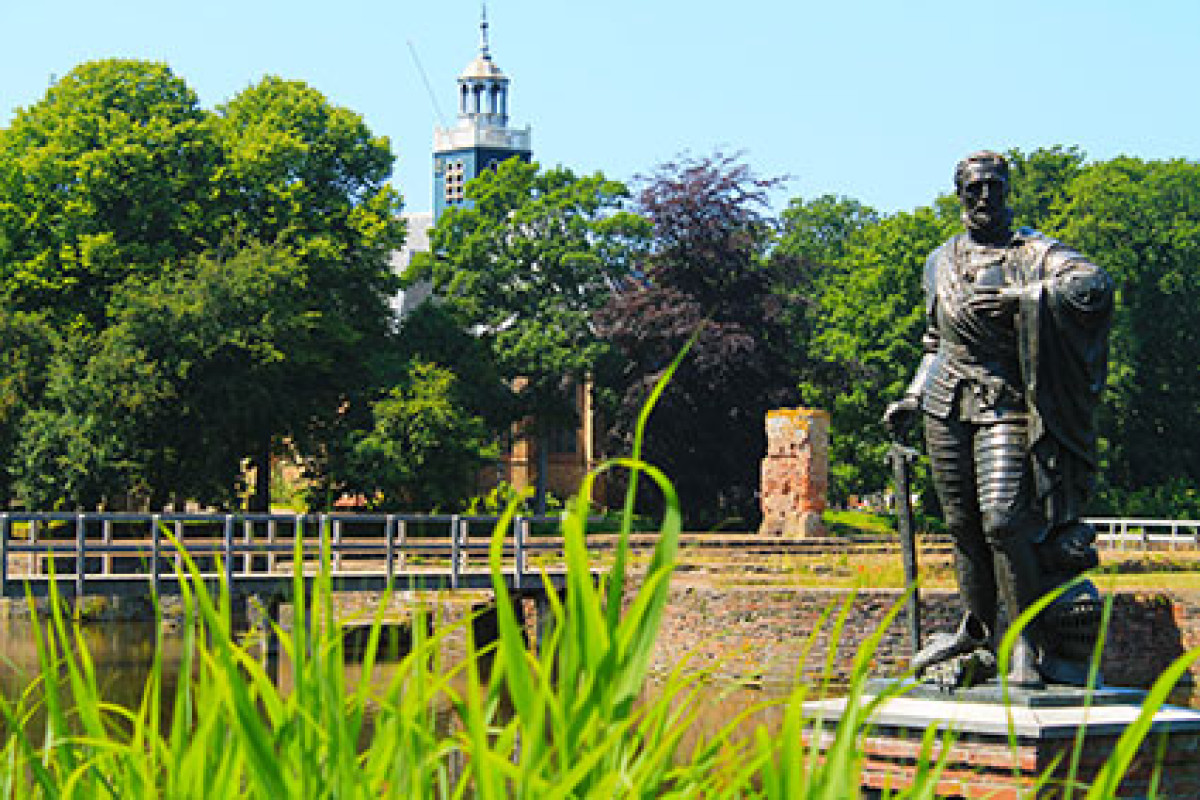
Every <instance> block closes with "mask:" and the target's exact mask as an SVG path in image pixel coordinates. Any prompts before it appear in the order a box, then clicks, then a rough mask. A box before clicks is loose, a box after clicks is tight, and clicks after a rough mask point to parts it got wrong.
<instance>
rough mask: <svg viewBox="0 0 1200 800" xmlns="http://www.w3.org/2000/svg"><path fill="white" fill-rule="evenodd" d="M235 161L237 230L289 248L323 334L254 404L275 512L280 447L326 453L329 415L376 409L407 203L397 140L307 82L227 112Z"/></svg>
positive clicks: (226, 187) (257, 456)
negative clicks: (394, 259)
mask: <svg viewBox="0 0 1200 800" xmlns="http://www.w3.org/2000/svg"><path fill="white" fill-rule="evenodd" d="M217 123H218V124H217V130H218V134H219V139H220V141H221V144H222V146H223V148H224V152H225V157H226V171H225V173H224V174H223V175H222V176H221V177H220V184H221V188H222V192H223V195H224V197H225V198H226V199H227V200H228V208H229V213H230V219H231V223H232V225H233V227H234V228H235V229H236V230H237V231H239V232H241V233H242V234H245V235H248V236H250V237H252V238H254V239H257V240H259V241H262V242H266V243H271V244H273V245H276V246H280V247H285V248H287V249H288V250H289V251H290V252H291V253H292V254H293V256H294V264H295V265H296V267H297V269H298V270H299V272H300V276H301V277H300V279H301V280H302V282H303V284H304V286H305V289H306V293H305V294H306V300H305V302H304V305H303V308H302V309H301V313H303V314H305V315H306V316H307V317H309V318H310V319H312V320H314V322H315V324H316V326H317V327H318V328H319V330H320V335H319V336H317V337H310V338H308V339H307V340H306V341H305V342H304V343H303V346H302V347H300V348H298V349H296V350H293V351H290V352H289V354H288V358H289V360H290V361H291V365H290V366H291V367H292V368H291V369H288V370H279V371H277V372H276V374H275V375H274V378H275V380H274V381H273V383H272V384H271V385H269V386H265V387H263V389H264V391H263V396H264V398H266V397H268V396H269V398H270V399H269V401H267V402H263V403H258V404H255V405H254V408H253V413H254V414H255V415H256V416H257V420H256V424H255V426H254V428H255V432H254V434H253V437H254V439H255V440H256V444H255V445H254V446H253V451H252V452H253V455H254V463H255V465H256V467H257V470H256V472H257V474H258V476H259V481H258V485H257V487H256V491H255V494H254V499H253V502H252V505H253V506H254V507H256V508H259V509H265V508H266V506H267V505H268V504H269V480H270V470H269V469H268V468H267V465H268V464H269V463H270V458H271V452H272V448H273V447H277V446H278V445H280V444H281V443H282V441H283V440H284V439H285V438H290V439H292V440H293V441H297V442H299V443H300V444H301V446H302V447H305V448H308V449H320V448H322V447H324V446H325V444H326V443H324V442H322V441H320V434H321V433H322V432H323V431H325V430H327V429H328V426H327V425H326V424H324V423H319V422H318V418H322V419H325V420H327V419H328V416H329V415H330V414H338V413H343V412H344V407H345V405H346V404H347V403H355V402H366V399H367V397H368V396H369V395H370V393H371V391H372V390H373V387H374V384H375V381H376V377H377V376H376V375H375V374H374V373H373V359H374V357H375V355H374V354H375V353H377V352H378V351H380V350H383V349H386V348H388V347H390V346H391V336H390V334H391V325H392V314H391V309H390V306H389V300H390V298H391V297H392V296H393V295H394V294H395V292H396V291H397V288H398V281H397V279H396V277H395V275H394V274H393V272H392V269H391V264H390V258H391V253H392V251H393V250H395V249H397V248H399V247H400V246H401V245H402V244H403V242H404V225H403V222H402V221H401V220H400V218H399V212H400V208H401V200H400V196H399V194H398V193H397V192H396V191H395V189H393V188H392V187H391V186H390V185H389V184H388V182H387V180H388V177H389V175H390V173H391V167H392V162H393V156H392V153H391V149H390V146H389V144H388V141H387V139H385V138H382V137H377V136H374V135H373V134H372V133H371V131H370V130H369V129H368V128H367V126H366V124H365V123H364V122H363V120H362V118H361V117H360V116H359V115H358V114H356V113H354V112H353V111H350V110H349V109H346V108H342V107H339V106H335V105H333V104H331V103H330V102H329V101H328V100H326V98H325V97H324V96H323V95H321V93H320V92H318V91H316V90H315V89H313V88H312V87H310V86H307V85H306V84H304V83H301V82H299V81H287V80H283V79H280V78H276V77H268V78H265V79H263V80H262V81H261V82H260V83H258V84H256V85H254V86H251V87H250V88H248V89H246V90H245V91H243V92H241V93H240V94H238V96H237V97H235V98H234V99H233V100H231V101H230V102H229V103H227V104H225V105H224V106H222V107H221V108H219V109H218V112H217Z"/></svg>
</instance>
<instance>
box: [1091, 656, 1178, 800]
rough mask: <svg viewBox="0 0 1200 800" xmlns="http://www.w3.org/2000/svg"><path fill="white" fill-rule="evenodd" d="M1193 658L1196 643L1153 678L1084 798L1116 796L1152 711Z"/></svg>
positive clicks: (1151, 719) (1148, 726)
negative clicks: (1138, 707)
mask: <svg viewBox="0 0 1200 800" xmlns="http://www.w3.org/2000/svg"><path fill="white" fill-rule="evenodd" d="M1197 660H1200V647H1198V648H1194V649H1192V650H1189V651H1187V652H1186V653H1184V654H1183V655H1181V656H1180V657H1179V658H1177V659H1175V660H1174V661H1172V662H1171V664H1170V666H1168V667H1167V668H1166V669H1165V670H1163V672H1162V674H1161V675H1159V676H1158V680H1156V681H1154V685H1153V686H1151V687H1150V691H1149V692H1148V693H1147V694H1146V699H1145V700H1143V701H1142V708H1141V711H1139V712H1138V716H1137V718H1136V719H1135V720H1134V721H1133V724H1131V725H1129V726H1128V727H1127V728H1126V729H1125V731H1124V732H1123V733H1122V734H1121V737H1120V738H1119V739H1117V743H1116V745H1115V746H1114V747H1113V752H1112V755H1111V756H1109V758H1108V760H1107V761H1106V762H1104V766H1103V767H1101V769H1100V772H1099V773H1098V774H1097V775H1096V779H1095V780H1094V781H1092V786H1091V788H1090V789H1088V793H1087V798H1088V800H1104V799H1105V798H1109V797H1116V796H1117V788H1118V786H1119V785H1120V783H1121V779H1122V778H1124V777H1125V773H1126V772H1127V771H1128V770H1129V766H1130V764H1132V763H1133V759H1134V758H1135V757H1136V756H1137V754H1138V751H1139V750H1140V749H1141V747H1142V743H1143V742H1144V741H1145V739H1146V736H1147V734H1149V733H1150V729H1151V727H1152V726H1153V724H1154V715H1155V714H1157V713H1158V712H1159V710H1161V709H1162V707H1163V705H1165V704H1166V702H1167V698H1168V697H1169V696H1170V694H1171V692H1172V691H1173V690H1174V689H1175V686H1176V685H1177V684H1178V683H1179V681H1180V679H1181V678H1182V677H1183V676H1184V675H1185V674H1186V673H1187V671H1188V669H1189V668H1191V666H1192V664H1194V663H1196V661H1197Z"/></svg>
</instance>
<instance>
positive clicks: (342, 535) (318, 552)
mask: <svg viewBox="0 0 1200 800" xmlns="http://www.w3.org/2000/svg"><path fill="white" fill-rule="evenodd" d="M499 521H500V518H499V517H495V516H471V515H408V514H378V515H370V514H249V513H242V514H168V513H161V514H154V513H133V514H127V513H103V512H78V513H45V512H40V513H23V512H0V595H2V596H5V597H24V596H25V595H26V592H27V591H28V592H30V593H31V594H32V595H33V596H35V597H43V596H46V595H48V594H49V593H50V585H51V583H52V582H53V583H56V584H57V589H58V592H59V594H60V595H61V596H63V597H84V596H87V595H106V596H147V597H149V596H162V595H166V594H178V593H179V592H180V583H181V576H186V575H187V574H188V570H187V569H186V568H185V565H184V550H186V553H187V555H189V556H190V557H191V558H192V559H193V560H194V561H195V562H196V564H197V566H198V567H199V570H200V577H201V578H202V579H204V580H205V581H206V582H209V583H211V584H213V585H220V584H221V583H223V584H224V587H225V588H226V589H228V590H229V592H230V594H237V595H241V596H246V595H260V596H275V597H279V596H284V597H286V596H290V594H291V593H292V591H293V588H294V586H295V584H296V577H297V572H299V573H300V574H301V576H302V578H303V583H304V584H305V586H306V587H308V586H310V585H311V583H312V581H313V579H314V578H315V577H316V576H317V574H318V573H319V572H320V571H321V568H322V565H323V564H324V566H325V568H326V571H327V573H328V574H329V576H330V577H331V579H332V583H333V587H334V590H335V591H383V590H384V589H385V588H387V587H389V586H391V587H392V588H394V589H397V590H425V589H487V588H491V586H492V575H491V571H490V568H489V562H488V549H489V546H490V542H491V538H492V532H493V530H494V529H495V526H496V525H497V524H498V522H499ZM559 522H560V518H559V517H557V516H553V517H532V516H529V517H517V518H515V519H513V520H511V521H510V523H509V524H508V527H507V530H506V532H505V540H504V547H503V550H502V563H501V569H502V573H503V577H504V581H505V583H506V585H507V586H508V588H509V589H510V590H514V591H516V592H518V593H519V592H524V591H531V592H537V591H540V590H542V589H543V588H544V587H545V584H544V582H543V581H544V580H547V579H548V580H549V581H550V583H551V585H552V586H553V587H555V588H561V586H562V585H563V583H564V581H565V564H564V563H563V561H564V560H563V558H562V541H561V538H559V537H558V536H544V535H535V531H536V530H537V529H545V528H551V527H553V528H554V529H555V532H557V525H558V523H559ZM168 531H169V532H170V534H171V535H167V532H168ZM531 567H532V569H531ZM183 579H184V580H187V578H186V577H184V578H183Z"/></svg>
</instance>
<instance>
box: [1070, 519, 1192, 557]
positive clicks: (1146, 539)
mask: <svg viewBox="0 0 1200 800" xmlns="http://www.w3.org/2000/svg"><path fill="white" fill-rule="evenodd" d="M1084 522H1088V523H1090V524H1091V525H1092V526H1093V527H1095V529H1096V543H1097V544H1099V545H1104V546H1107V547H1112V548H1116V549H1120V550H1124V549H1127V548H1131V547H1139V548H1145V547H1149V546H1150V545H1156V546H1161V545H1166V546H1167V547H1168V549H1171V550H1176V549H1181V548H1189V547H1200V520H1195V519H1140V518H1136V517H1088V518H1087V519H1085V520H1084Z"/></svg>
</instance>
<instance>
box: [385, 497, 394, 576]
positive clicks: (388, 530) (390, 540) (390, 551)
mask: <svg viewBox="0 0 1200 800" xmlns="http://www.w3.org/2000/svg"><path fill="white" fill-rule="evenodd" d="M395 525H396V515H395V514H388V515H387V519H386V521H384V523H383V538H384V539H386V540H387V541H386V550H387V554H386V555H385V556H384V558H385V559H387V583H388V588H391V585H392V581H393V580H395V578H396V563H395V561H393V559H394V558H395V555H396V539H395V537H394V536H393V535H392V528H393V527H394V526H395Z"/></svg>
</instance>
